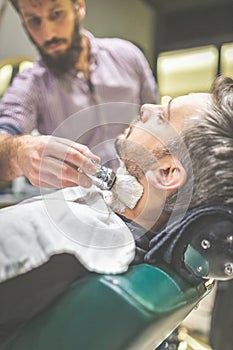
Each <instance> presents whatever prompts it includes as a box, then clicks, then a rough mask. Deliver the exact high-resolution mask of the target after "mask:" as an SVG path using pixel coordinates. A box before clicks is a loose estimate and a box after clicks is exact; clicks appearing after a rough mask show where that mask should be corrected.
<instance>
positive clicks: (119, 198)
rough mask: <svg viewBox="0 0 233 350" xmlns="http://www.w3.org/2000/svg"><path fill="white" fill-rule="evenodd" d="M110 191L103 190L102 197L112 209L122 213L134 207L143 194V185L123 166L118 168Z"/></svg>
mask: <svg viewBox="0 0 233 350" xmlns="http://www.w3.org/2000/svg"><path fill="white" fill-rule="evenodd" d="M116 175H117V177H116V181H115V184H114V186H113V187H112V189H111V191H105V192H104V199H105V201H106V203H107V204H108V205H109V206H110V207H111V208H112V210H114V211H117V212H120V213H123V212H124V211H125V210H126V208H129V209H134V208H135V206H136V205H137V203H138V201H139V199H140V198H141V196H142V194H143V186H142V185H141V184H140V183H139V182H138V181H137V180H136V178H135V177H133V176H131V175H129V173H128V172H127V170H126V169H125V168H122V167H120V168H118V170H117V173H116Z"/></svg>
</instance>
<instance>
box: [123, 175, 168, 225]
mask: <svg viewBox="0 0 233 350" xmlns="http://www.w3.org/2000/svg"><path fill="white" fill-rule="evenodd" d="M140 183H141V185H142V186H143V194H142V196H141V198H140V199H139V200H138V202H137V205H136V206H135V208H133V209H129V208H126V209H125V211H124V212H123V213H120V214H121V215H122V216H124V217H126V218H127V219H129V220H132V221H134V222H136V223H137V224H138V225H140V226H142V227H144V228H146V229H148V230H151V229H153V230H159V229H160V228H161V227H162V226H164V225H165V223H166V222H167V220H168V216H167V215H166V214H165V213H164V211H163V205H164V193H161V191H158V190H157V189H155V188H154V187H153V186H149V185H148V182H147V181H146V179H142V180H141V181H140Z"/></svg>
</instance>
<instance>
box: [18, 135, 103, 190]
mask: <svg viewBox="0 0 233 350" xmlns="http://www.w3.org/2000/svg"><path fill="white" fill-rule="evenodd" d="M88 158H91V159H93V160H95V161H97V162H99V161H100V159H99V157H97V156H96V155H94V154H93V153H92V152H91V151H90V149H89V148H88V147H87V146H84V145H81V144H78V143H76V142H73V141H71V140H68V139H64V138H59V137H54V136H31V135H23V136H19V137H18V138H17V161H18V167H19V168H20V169H21V172H22V173H23V174H24V175H25V176H26V177H27V178H28V179H29V181H30V182H31V184H32V185H34V186H39V187H46V188H52V187H53V188H62V187H72V186H77V185H81V186H83V187H90V186H91V185H92V181H91V180H90V178H89V177H87V176H86V175H85V174H84V173H83V172H86V173H88V174H94V173H95V172H96V170H95V166H94V165H93V164H92V163H91V161H90V160H89V159H88ZM78 169H80V171H78Z"/></svg>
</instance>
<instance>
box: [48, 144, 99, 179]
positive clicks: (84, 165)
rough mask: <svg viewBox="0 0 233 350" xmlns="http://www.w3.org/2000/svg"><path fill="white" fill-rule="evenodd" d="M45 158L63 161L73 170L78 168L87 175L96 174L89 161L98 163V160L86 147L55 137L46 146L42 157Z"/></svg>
mask: <svg viewBox="0 0 233 350" xmlns="http://www.w3.org/2000/svg"><path fill="white" fill-rule="evenodd" d="M46 156H49V157H53V158H56V159H60V160H61V161H62V160H63V161H64V162H66V163H69V164H70V165H71V166H73V167H74V168H80V169H82V170H83V171H84V172H87V173H89V174H94V173H95V172H96V168H95V166H94V165H93V163H92V162H91V161H90V159H93V160H95V161H96V162H99V161H100V158H99V157H98V156H96V155H95V154H93V153H92V152H91V150H90V149H89V148H88V147H87V146H85V145H82V144H79V143H76V142H72V141H70V140H67V139H62V138H57V137H56V138H53V139H51V141H50V142H49V143H48V145H47V146H46V148H45V150H44V157H46Z"/></svg>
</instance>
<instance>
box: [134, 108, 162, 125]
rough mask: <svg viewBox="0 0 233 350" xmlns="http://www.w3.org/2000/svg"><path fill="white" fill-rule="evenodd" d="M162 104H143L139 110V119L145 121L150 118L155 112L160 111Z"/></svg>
mask: <svg viewBox="0 0 233 350" xmlns="http://www.w3.org/2000/svg"><path fill="white" fill-rule="evenodd" d="M163 108H164V106H162V105H153V104H144V105H143V106H142V107H141V110H140V119H141V121H142V122H143V123H145V122H147V121H148V120H149V119H150V118H152V117H153V116H155V114H156V113H159V112H162V111H163Z"/></svg>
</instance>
